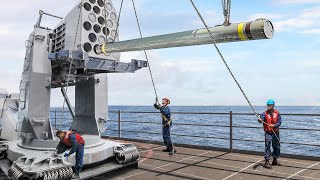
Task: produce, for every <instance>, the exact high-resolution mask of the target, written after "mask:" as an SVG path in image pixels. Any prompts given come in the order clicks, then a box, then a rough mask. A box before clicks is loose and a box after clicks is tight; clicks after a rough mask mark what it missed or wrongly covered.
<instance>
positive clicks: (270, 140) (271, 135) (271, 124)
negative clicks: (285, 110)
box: [258, 99, 281, 169]
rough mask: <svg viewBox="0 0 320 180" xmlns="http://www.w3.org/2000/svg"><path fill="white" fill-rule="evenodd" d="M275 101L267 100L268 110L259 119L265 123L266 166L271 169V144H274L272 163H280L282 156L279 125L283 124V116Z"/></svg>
mask: <svg viewBox="0 0 320 180" xmlns="http://www.w3.org/2000/svg"><path fill="white" fill-rule="evenodd" d="M274 106H275V102H274V100H272V99H270V100H268V102H267V110H266V111H265V112H264V113H262V114H261V115H260V118H259V120H258V122H259V123H263V128H264V131H265V152H264V158H265V164H264V167H265V168H268V169H270V168H271V167H272V166H271V165H270V163H269V160H270V156H271V150H270V146H271V144H272V148H273V152H272V157H273V161H272V165H280V164H279V162H278V161H277V159H278V157H279V156H280V142H279V141H280V138H279V127H280V125H281V116H280V113H279V111H277V110H275V109H274Z"/></svg>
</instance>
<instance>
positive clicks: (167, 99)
mask: <svg viewBox="0 0 320 180" xmlns="http://www.w3.org/2000/svg"><path fill="white" fill-rule="evenodd" d="M162 100H166V101H168V104H170V99H169V98H167V97H165V98H162Z"/></svg>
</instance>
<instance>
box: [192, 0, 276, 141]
mask: <svg viewBox="0 0 320 180" xmlns="http://www.w3.org/2000/svg"><path fill="white" fill-rule="evenodd" d="M190 2H191V4H192V6H193V8H194V9H195V11H196V12H197V14H198V16H199V18H200V19H201V21H202V23H203V25H204V26H205V28H206V29H207V31H208V33H209V34H210V36H211V38H212V40H213V45H214V47H215V48H216V50H217V52H218V54H219V56H220V58H221V60H222V61H223V63H224V65H225V66H226V68H227V69H228V71H229V73H230V75H231V77H232V78H233V80H234V82H235V83H236V84H237V86H238V88H239V89H240V91H241V93H242V95H243V96H244V98H245V99H246V101H247V103H248V104H249V106H250V108H251V109H252V111H253V113H254V114H255V116H256V117H257V118H259V115H258V113H257V112H256V110H255V109H254V107H253V106H252V104H251V102H250V100H249V98H248V97H247V95H246V93H245V92H244V90H243V89H242V87H241V85H240V84H239V82H238V80H237V79H236V77H235V76H234V74H233V72H232V71H231V69H230V67H229V65H228V63H227V61H226V60H225V58H224V56H223V55H222V53H221V51H220V49H219V48H218V46H217V45H216V41H215V39H214V37H213V35H212V33H211V31H210V29H209V27H208V25H207V23H206V22H205V20H204V19H203V17H202V15H201V14H200V12H199V10H198V8H197V7H196V5H195V4H194V2H193V0H190ZM262 122H263V121H262ZM263 123H265V124H267V123H266V122H263ZM267 125H268V126H270V124H267ZM272 132H273V133H274V135H275V136H276V137H277V139H278V141H279V143H280V139H279V137H278V136H277V134H276V133H275V132H274V130H273V129H272Z"/></svg>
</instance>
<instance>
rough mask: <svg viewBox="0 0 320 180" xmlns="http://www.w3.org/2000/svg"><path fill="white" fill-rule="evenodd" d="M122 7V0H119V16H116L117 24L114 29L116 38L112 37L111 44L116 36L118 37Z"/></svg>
mask: <svg viewBox="0 0 320 180" xmlns="http://www.w3.org/2000/svg"><path fill="white" fill-rule="evenodd" d="M122 5H123V0H121V4H120V9H119V15H118V22H117V27H116V36H115V37H114V40H113V42H115V40H116V38H117V36H118V29H119V25H120V16H121V11H122Z"/></svg>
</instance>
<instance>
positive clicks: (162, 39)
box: [95, 19, 274, 53]
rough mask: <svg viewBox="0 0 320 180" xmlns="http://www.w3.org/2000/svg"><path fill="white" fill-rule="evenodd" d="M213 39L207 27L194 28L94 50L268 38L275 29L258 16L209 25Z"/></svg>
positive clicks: (120, 50) (132, 49)
mask: <svg viewBox="0 0 320 180" xmlns="http://www.w3.org/2000/svg"><path fill="white" fill-rule="evenodd" d="M209 30H210V32H211V34H212V36H213V37H214V41H213V40H212V38H211V36H210V34H209V33H208V31H207V29H196V30H192V31H184V32H178V33H172V34H165V35H159V36H151V37H145V38H139V39H133V40H127V41H119V42H115V43H107V44H103V45H101V46H97V47H96V49H95V51H96V53H113V52H128V51H141V50H149V49H161V48H171V47H182V46H194V45H202V44H213V42H214V43H228V42H238V41H246V40H258V39H271V38H272V37H273V33H274V29H273V25H272V23H271V22H270V21H269V20H265V19H258V20H255V21H252V22H242V23H235V24H231V25H229V26H216V27H211V28H209Z"/></svg>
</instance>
